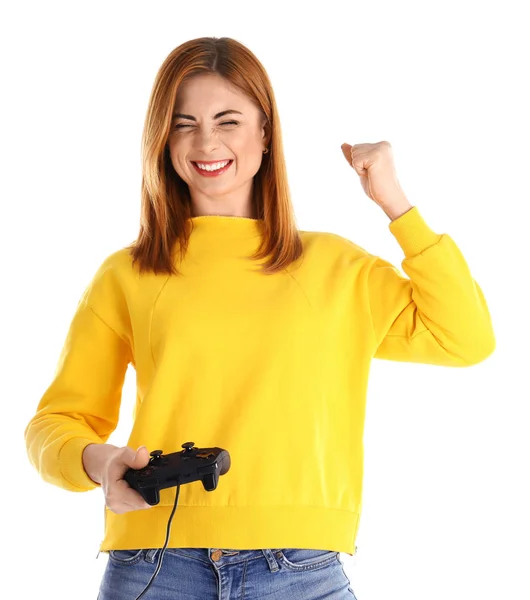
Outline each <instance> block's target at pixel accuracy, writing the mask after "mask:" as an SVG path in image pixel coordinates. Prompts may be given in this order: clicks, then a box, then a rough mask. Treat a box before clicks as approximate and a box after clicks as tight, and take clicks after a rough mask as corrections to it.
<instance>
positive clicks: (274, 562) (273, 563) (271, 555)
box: [261, 548, 280, 573]
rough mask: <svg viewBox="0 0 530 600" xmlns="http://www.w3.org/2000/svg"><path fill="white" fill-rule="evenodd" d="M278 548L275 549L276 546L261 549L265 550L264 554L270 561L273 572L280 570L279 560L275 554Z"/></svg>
mask: <svg viewBox="0 0 530 600" xmlns="http://www.w3.org/2000/svg"><path fill="white" fill-rule="evenodd" d="M277 550H278V549H274V548H263V549H262V550H261V551H262V552H263V555H264V556H265V558H266V559H267V562H268V563H269V569H270V570H271V572H272V573H274V572H275V571H279V570H280V566H279V565H278V561H277V560H276V557H275V556H274V555H275V553H276V552H277Z"/></svg>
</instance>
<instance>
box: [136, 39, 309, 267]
mask: <svg viewBox="0 0 530 600" xmlns="http://www.w3.org/2000/svg"><path fill="white" fill-rule="evenodd" d="M205 73H217V74H219V75H221V76H222V77H224V78H225V79H227V80H228V81H229V82H230V83H232V84H233V85H234V86H236V87H238V88H239V89H240V90H242V91H243V92H244V93H245V94H247V96H248V97H249V98H251V99H252V100H253V101H254V102H255V103H256V105H257V106H259V108H260V109H261V113H262V117H263V123H264V124H265V131H266V133H267V138H266V140H265V142H266V144H267V147H268V148H269V152H268V153H267V154H264V155H263V159H262V163H261V166H260V168H259V171H258V172H257V173H256V175H255V176H254V183H253V186H252V187H253V202H254V208H255V213H256V215H257V218H258V219H262V220H263V228H262V233H263V235H262V242H261V245H260V247H259V249H258V250H257V252H256V254H255V255H254V256H252V257H251V258H252V259H258V260H262V259H268V260H266V261H265V262H264V263H263V264H262V267H261V269H262V271H263V272H264V273H266V274H272V273H276V272H278V271H281V270H283V269H285V268H286V267H287V266H289V265H290V264H291V263H292V262H293V261H295V260H297V259H298V258H299V257H300V256H301V255H302V241H301V239H300V236H299V233H298V228H297V226H296V222H295V216H294V211H293V206H292V203H291V198H290V192H289V185H288V181H287V171H286V166H285V160H284V154H283V144H282V137H281V129H280V119H279V116H278V110H277V107H276V101H275V98H274V93H273V90H272V86H271V83H270V81H269V77H268V75H267V72H266V71H265V69H264V67H263V66H262V64H261V63H260V62H259V61H258V59H257V58H256V57H255V56H254V54H252V52H251V51H250V50H249V49H248V48H246V47H245V46H244V45H243V44H241V43H240V42H238V41H236V40H234V39H232V38H228V37H221V38H216V37H202V38H197V39H194V40H189V41H187V42H185V43H183V44H181V45H180V46H178V47H177V48H175V49H174V50H173V51H172V52H171V53H170V54H169V55H168V57H167V58H166V59H165V61H164V62H163V64H162V66H161V67H160V69H159V71H158V73H157V75H156V78H155V82H154V85H153V89H152V91H151V97H150V99H149V105H148V109H147V115H146V119H145V124H144V130H143V135H142V184H141V218H140V232H139V235H138V238H137V239H136V240H135V242H133V243H132V244H131V245H129V246H127V247H126V249H127V250H129V252H130V254H131V256H132V257H133V264H134V263H135V262H138V265H139V269H140V272H144V271H151V272H154V273H168V274H175V275H176V274H178V270H177V268H176V266H175V264H174V262H175V261H174V260H173V250H174V248H175V247H176V246H178V248H179V249H180V252H181V259H182V258H184V254H185V252H186V249H187V246H188V240H189V236H190V234H191V231H192V229H191V227H187V226H186V224H189V223H190V222H189V221H188V219H189V218H190V217H191V216H192V215H191V197H190V193H189V188H188V185H187V183H186V182H185V181H184V180H183V179H181V177H179V175H178V174H177V173H176V171H175V169H174V168H173V165H172V163H171V157H170V155H169V149H168V144H167V141H168V137H169V134H170V130H171V123H172V113H173V106H174V103H175V99H176V96H177V92H178V89H179V86H180V85H181V84H182V83H184V82H185V81H187V80H188V79H189V78H191V77H193V76H194V75H199V74H205Z"/></svg>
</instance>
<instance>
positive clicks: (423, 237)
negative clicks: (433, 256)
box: [388, 206, 442, 258]
mask: <svg viewBox="0 0 530 600" xmlns="http://www.w3.org/2000/svg"><path fill="white" fill-rule="evenodd" d="M388 228H389V229H390V233H392V235H393V236H394V237H395V238H396V240H397V242H398V244H399V245H400V246H401V248H402V250H403V252H404V253H405V257H407V258H409V257H412V256H416V255H417V254H420V253H421V252H423V251H424V250H426V249H427V248H429V247H430V246H434V244H437V243H438V242H439V241H440V239H441V238H442V234H439V233H435V232H434V231H433V230H432V229H431V228H430V227H429V226H428V225H427V223H426V222H425V220H424V218H423V217H422V216H421V214H420V211H419V210H418V207H417V206H413V207H412V208H411V209H409V210H408V211H407V212H406V213H404V214H402V215H401V216H400V217H398V218H397V219H395V220H394V221H391V222H390V223H389V224H388Z"/></svg>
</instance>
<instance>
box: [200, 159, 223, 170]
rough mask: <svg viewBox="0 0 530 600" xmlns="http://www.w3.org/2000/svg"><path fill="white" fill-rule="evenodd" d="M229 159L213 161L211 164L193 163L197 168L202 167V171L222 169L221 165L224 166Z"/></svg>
mask: <svg viewBox="0 0 530 600" xmlns="http://www.w3.org/2000/svg"><path fill="white" fill-rule="evenodd" d="M229 162H230V161H229V160H225V161H224V162H218V163H213V164H212V165H205V164H202V163H195V164H196V165H197V166H198V167H199V169H202V170H203V171H217V170H218V169H222V168H223V167H226V165H227V164H228V163H229Z"/></svg>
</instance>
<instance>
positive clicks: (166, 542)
mask: <svg viewBox="0 0 530 600" xmlns="http://www.w3.org/2000/svg"><path fill="white" fill-rule="evenodd" d="M179 495H180V483H177V493H176V494H175V503H174V504H173V510H172V511H171V514H170V515H169V520H168V522H167V532H166V541H165V542H164V547H163V548H162V551H161V552H160V554H159V555H158V562H157V564H156V569H155V572H154V573H153V575H152V576H151V579H150V580H149V582H148V583H147V585H146V586H145V588H144V589H143V590H142V591H141V592H140V595H139V596H136V598H135V600H140V598H142V597H143V596H144V594H145V593H146V592H147V590H148V589H149V586H150V585H151V584H152V583H153V581H154V579H155V577H156V576H157V575H158V572H159V571H160V568H161V567H162V559H163V558H164V552H165V551H166V548H167V545H168V542H169V532H170V530H171V521H172V520H173V515H174V514H175V510H176V508H177V504H178V500H179Z"/></svg>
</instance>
